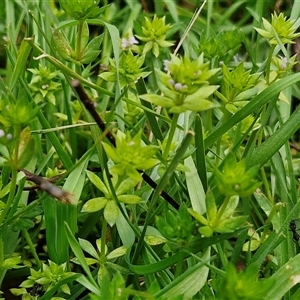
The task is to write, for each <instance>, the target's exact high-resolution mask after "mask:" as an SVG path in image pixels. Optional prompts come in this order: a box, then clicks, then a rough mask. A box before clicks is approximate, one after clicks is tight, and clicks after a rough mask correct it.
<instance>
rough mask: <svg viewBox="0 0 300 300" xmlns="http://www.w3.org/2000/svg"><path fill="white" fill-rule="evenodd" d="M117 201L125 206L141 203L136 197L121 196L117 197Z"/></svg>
mask: <svg viewBox="0 0 300 300" xmlns="http://www.w3.org/2000/svg"><path fill="white" fill-rule="evenodd" d="M118 199H119V201H120V202H123V203H126V204H137V203H139V202H141V200H142V199H141V197H139V196H136V195H121V196H118Z"/></svg>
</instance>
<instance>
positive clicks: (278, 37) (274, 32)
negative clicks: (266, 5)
mask: <svg viewBox="0 0 300 300" xmlns="http://www.w3.org/2000/svg"><path fill="white" fill-rule="evenodd" d="M294 24H295V21H293V20H291V19H288V20H287V19H286V17H285V16H284V14H283V13H280V14H279V15H277V13H276V12H274V14H272V21H271V23H270V22H268V21H267V20H266V19H264V18H263V26H264V28H265V30H263V29H260V28H255V30H256V31H257V32H258V33H259V34H260V35H261V36H263V37H264V38H266V39H268V40H269V43H270V44H271V45H272V44H274V45H278V44H279V41H280V42H281V43H283V44H292V43H294V42H293V40H294V39H296V38H297V37H299V36H300V33H295V31H296V27H295V26H294Z"/></svg>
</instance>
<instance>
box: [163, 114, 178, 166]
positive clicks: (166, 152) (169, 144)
mask: <svg viewBox="0 0 300 300" xmlns="http://www.w3.org/2000/svg"><path fill="white" fill-rule="evenodd" d="M178 117H179V114H174V115H173V119H172V123H171V128H170V132H169V135H168V139H167V144H166V148H165V150H164V153H163V158H164V159H165V160H167V157H168V154H169V152H170V148H171V145H172V140H173V137H174V133H175V129H176V126H177V120H178Z"/></svg>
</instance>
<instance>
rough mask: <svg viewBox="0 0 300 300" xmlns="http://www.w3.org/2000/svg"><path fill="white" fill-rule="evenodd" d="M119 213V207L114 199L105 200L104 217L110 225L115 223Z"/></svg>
mask: <svg viewBox="0 0 300 300" xmlns="http://www.w3.org/2000/svg"><path fill="white" fill-rule="evenodd" d="M118 215H119V207H118V205H117V204H116V202H115V201H114V200H110V201H108V202H107V204H106V206H105V208H104V218H105V220H106V221H107V223H108V224H109V225H110V226H111V227H112V226H114V224H115V223H116V220H117V218H118Z"/></svg>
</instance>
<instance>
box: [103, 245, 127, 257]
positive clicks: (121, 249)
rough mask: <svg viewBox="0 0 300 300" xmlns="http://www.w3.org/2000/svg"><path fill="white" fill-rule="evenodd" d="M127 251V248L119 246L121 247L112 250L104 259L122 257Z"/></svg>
mask: <svg viewBox="0 0 300 300" xmlns="http://www.w3.org/2000/svg"><path fill="white" fill-rule="evenodd" d="M127 249H128V248H127V247H125V246H121V247H119V248H117V249H114V250H113V251H111V252H110V253H109V254H108V255H107V256H106V258H107V259H114V258H117V257H120V256H123V255H125V253H126V251H127Z"/></svg>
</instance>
